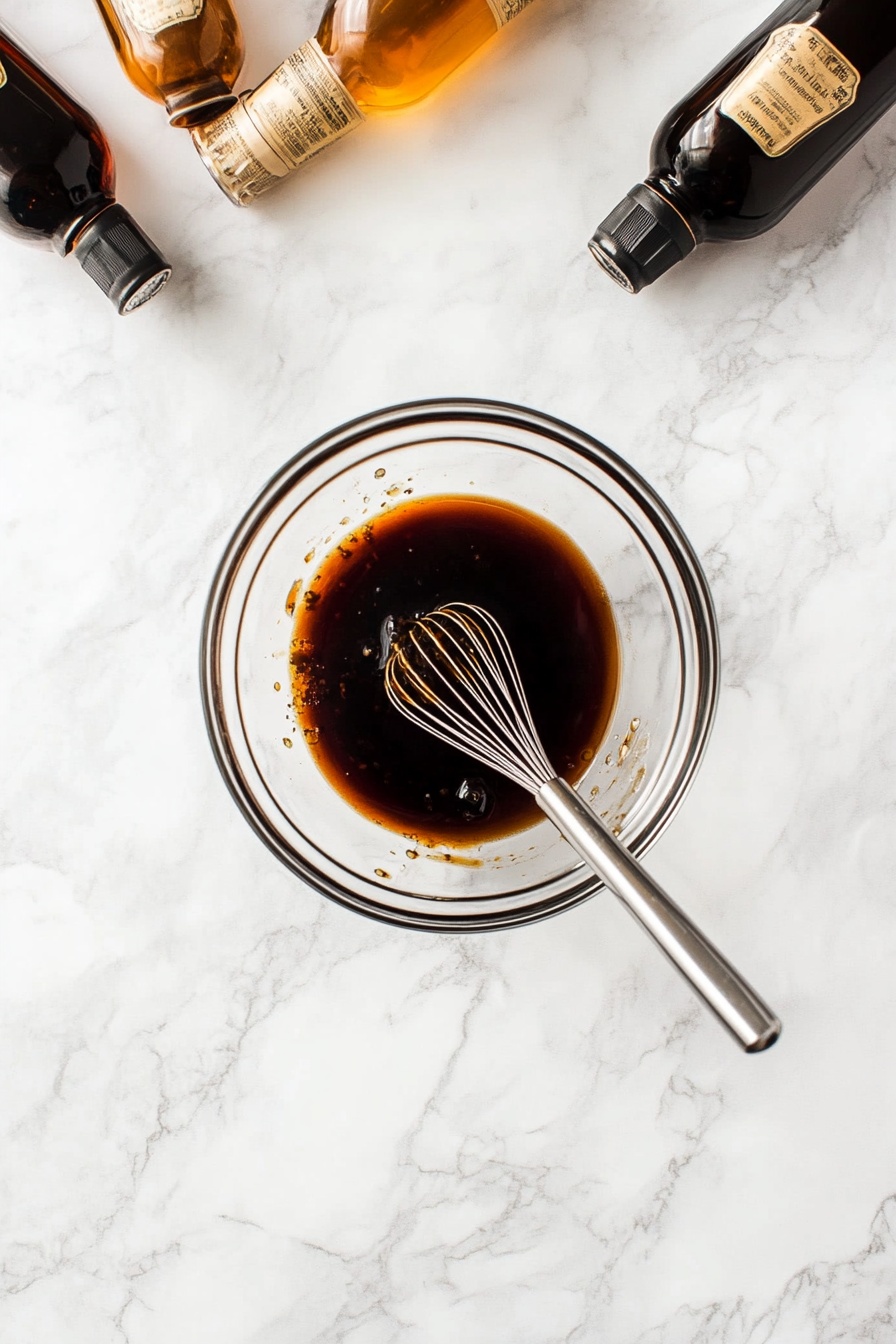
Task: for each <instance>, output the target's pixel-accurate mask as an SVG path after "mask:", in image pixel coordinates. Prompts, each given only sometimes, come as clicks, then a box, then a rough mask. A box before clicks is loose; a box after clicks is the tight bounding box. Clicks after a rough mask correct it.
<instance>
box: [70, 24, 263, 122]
mask: <svg viewBox="0 0 896 1344" xmlns="http://www.w3.org/2000/svg"><path fill="white" fill-rule="evenodd" d="M96 3H97V7H98V9H99V11H100V14H101V15H102V17H103V21H104V23H105V25H106V28H107V29H108V32H109V36H110V38H111V39H112V45H113V46H114V47H115V50H116V52H117V54H118V59H119V61H120V62H121V65H122V68H123V69H124V72H125V74H126V75H127V77H128V79H129V80H130V81H131V83H132V84H134V85H135V86H136V88H138V89H139V90H140V92H141V93H144V94H146V96H147V98H152V100H153V101H154V102H156V103H164V105H165V109H166V111H167V112H168V116H169V118H170V121H171V125H172V126H200V125H202V123H203V122H204V121H208V120H209V119H210V118H212V117H217V116H219V115H220V113H222V112H224V111H226V110H227V108H228V107H232V106H233V104H234V103H235V102H236V95H235V94H234V93H233V92H232V90H233V86H234V84H235V83H236V80H237V77H238V75H239V73H240V70H241V69H242V68H243V57H244V55H245V47H244V44H243V33H242V29H241V28H240V23H239V19H238V18H237V16H236V13H235V12H234V9H233V6H232V5H231V3H230V0H96Z"/></svg>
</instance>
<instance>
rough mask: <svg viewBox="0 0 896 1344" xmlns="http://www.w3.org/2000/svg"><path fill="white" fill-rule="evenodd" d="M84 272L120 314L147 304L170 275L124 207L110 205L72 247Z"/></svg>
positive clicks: (169, 268) (163, 261) (160, 256)
mask: <svg viewBox="0 0 896 1344" xmlns="http://www.w3.org/2000/svg"><path fill="white" fill-rule="evenodd" d="M75 256H76V257H77V258H78V261H79V262H80V263H81V265H82V266H83V268H84V270H85V271H86V272H87V274H88V275H89V276H90V278H91V280H95V281H96V283H97V284H98V285H99V287H100V289H101V290H102V291H103V293H104V294H105V295H106V296H107V297H108V298H110V299H111V300H112V302H113V303H114V304H115V306H116V307H117V309H118V311H119V313H132V312H133V311H134V309H135V308H140V307H141V306H142V305H143V304H144V303H147V302H148V300H149V299H151V298H152V297H153V295H154V294H158V292H159V290H160V289H161V288H162V286H163V285H164V284H165V282H166V281H167V280H168V278H169V276H170V275H171V267H170V266H169V265H168V263H167V261H166V260H165V258H164V257H163V256H162V254H161V253H160V252H158V251H157V250H156V248H155V246H154V245H153V243H151V242H150V240H149V239H148V238H147V236H146V234H145V233H144V232H143V230H142V229H141V228H140V227H139V225H138V224H136V223H135V221H134V220H133V219H131V216H130V215H129V214H128V212H127V210H125V208H124V206H123V205H110V206H108V208H107V209H105V210H104V211H103V212H102V214H100V215H97V217H96V219H92V220H91V221H90V223H89V224H88V225H87V227H86V228H85V229H84V230H83V231H82V233H81V234H80V236H79V238H78V241H77V242H76V243H75Z"/></svg>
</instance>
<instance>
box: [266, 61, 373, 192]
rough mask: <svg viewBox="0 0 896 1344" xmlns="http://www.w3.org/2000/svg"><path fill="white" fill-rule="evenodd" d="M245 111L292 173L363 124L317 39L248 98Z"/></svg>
mask: <svg viewBox="0 0 896 1344" xmlns="http://www.w3.org/2000/svg"><path fill="white" fill-rule="evenodd" d="M246 111H247V112H248V113H249V116H250V117H251V118H252V120H253V122H254V123H255V125H256V126H257V128H258V130H259V131H260V132H261V134H262V135H263V136H264V138H265V140H267V142H268V144H269V145H270V146H271V147H272V149H274V150H276V152H277V153H278V154H279V155H280V158H281V159H282V160H283V162H284V163H285V164H286V165H287V167H288V168H290V169H292V168H298V166H299V164H300V163H305V162H306V160H307V159H310V158H311V157H312V156H313V155H314V154H317V153H318V152H319V151H320V150H322V149H323V148H324V146H325V145H328V144H330V143H331V142H332V141H333V140H339V139H341V137H342V136H343V135H345V134H346V133H347V132H348V131H350V130H352V129H353V127H355V126H358V125H360V123H361V122H362V121H363V120H364V113H363V112H362V111H361V109H360V108H359V107H358V104H357V103H356V102H355V100H354V98H353V97H352V95H351V94H350V93H349V91H348V89H347V88H346V87H345V85H344V84H343V83H342V81H341V80H340V79H339V77H338V76H337V75H336V73H335V72H334V70H333V67H332V66H331V65H330V62H329V61H328V60H327V58H326V56H325V55H324V54H323V52H322V51H321V49H320V47H319V46H318V44H317V42H316V41H315V40H314V39H313V38H312V39H311V41H310V42H306V43H305V44H304V46H301V47H299V49H298V51H294V52H293V54H292V55H291V56H290V57H288V58H287V60H285V61H284V62H283V64H282V65H281V66H280V67H279V69H277V70H275V71H274V73H273V74H272V75H271V77H270V79H266V80H265V82H264V83H263V84H260V85H259V86H258V88H257V89H256V90H255V92H254V93H250V94H249V96H248V98H247V99H246Z"/></svg>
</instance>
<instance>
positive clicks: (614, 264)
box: [588, 182, 697, 294]
mask: <svg viewBox="0 0 896 1344" xmlns="http://www.w3.org/2000/svg"><path fill="white" fill-rule="evenodd" d="M696 246H697V244H696V242H695V240H694V235H693V234H692V233H691V230H690V229H689V228H688V226H687V224H686V223H685V222H684V220H683V219H682V217H681V215H680V214H679V213H678V211H677V210H676V209H675V208H674V206H671V205H670V204H669V203H668V201H666V200H665V199H664V198H663V197H662V196H660V195H659V194H658V193H657V192H655V191H651V189H650V187H648V186H645V184H644V183H643V182H639V183H638V185H637V186H636V187H632V189H631V191H630V192H629V193H628V195H627V196H626V198H625V200H624V201H620V203H619V205H617V207H616V209H615V210H612V211H611V212H610V214H609V215H607V217H606V219H605V220H604V222H603V223H602V224H601V225H599V227H598V229H597V232H596V233H595V235H594V237H593V238H592V239H591V242H590V243H589V244H588V247H589V248H590V250H591V252H592V254H593V256H594V259H595V261H597V262H598V263H599V265H601V266H602V267H603V268H604V270H605V271H606V272H607V274H608V275H609V276H611V277H612V278H613V279H614V280H615V281H616V283H617V285H621V286H622V288H623V289H627V290H628V291H629V293H630V294H637V293H639V292H640V290H642V289H644V287H645V286H646V285H652V284H653V282H654V280H656V279H658V278H659V276H661V275H663V274H664V272H666V271H668V270H669V269H670V268H671V267H672V266H674V265H675V264H676V262H679V261H681V260H682V258H683V257H686V256H687V255H688V253H689V252H693V250H694V248H695V247H696Z"/></svg>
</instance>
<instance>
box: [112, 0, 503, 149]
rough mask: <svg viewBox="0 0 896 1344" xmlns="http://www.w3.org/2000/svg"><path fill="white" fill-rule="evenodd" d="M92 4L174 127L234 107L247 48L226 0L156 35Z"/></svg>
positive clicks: (129, 70) (117, 11) (211, 2)
mask: <svg viewBox="0 0 896 1344" xmlns="http://www.w3.org/2000/svg"><path fill="white" fill-rule="evenodd" d="M483 2H484V0H483ZM96 3H97V5H98V6H99V10H100V13H101V14H102V16H103V19H104V21H105V24H106V28H107V29H108V32H109V36H110V37H111V39H112V44H113V46H114V47H115V50H116V52H117V53H118V59H119V60H120V62H121V64H122V66H123V68H124V71H125V74H126V75H127V76H128V78H129V79H130V81H131V83H132V84H134V85H135V86H136V88H138V89H139V90H140V92H141V93H144V94H145V95H146V97H147V98H151V99H152V100H153V101H154V102H157V103H163V104H164V105H165V106H166V107H167V109H168V111H169V114H170V116H171V124H172V125H173V126H195V125H198V124H200V123H201V122H203V121H206V120H208V119H209V118H211V117H214V116H217V115H218V114H219V113H220V112H221V111H223V110H224V108H225V107H226V106H227V105H228V104H229V103H232V102H234V98H233V96H232V94H231V93H230V91H231V90H232V88H233V86H234V84H235V83H236V80H237V76H238V75H239V73H240V70H241V69H242V67H243V58H244V55H245V47H244V43H243V34H242V29H241V28H240V24H239V20H238V19H237V17H236V14H235V13H234V11H233V9H232V7H231V5H230V3H229V0H205V4H204V5H203V7H202V10H201V12H200V13H199V14H198V15H197V16H196V17H195V18H192V19H187V20H185V21H183V22H180V23H172V24H171V25H170V26H169V27H166V28H163V29H162V30H161V31H160V32H157V33H147V32H144V31H143V30H142V29H140V28H138V27H136V25H134V24H133V23H131V22H130V21H129V19H128V18H127V11H126V10H125V11H122V7H121V5H119V4H116V3H115V0H96Z"/></svg>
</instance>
